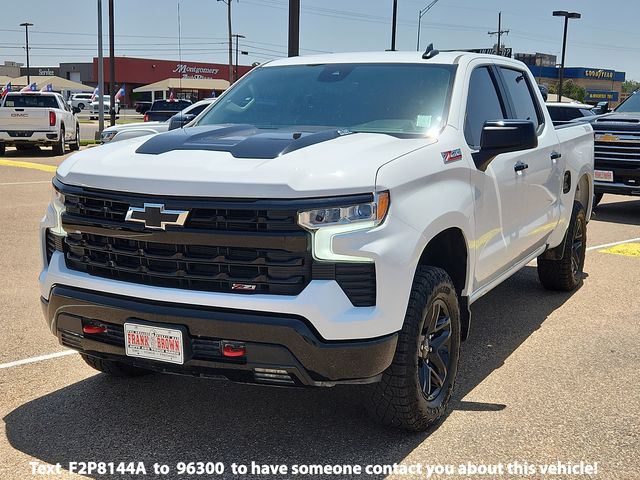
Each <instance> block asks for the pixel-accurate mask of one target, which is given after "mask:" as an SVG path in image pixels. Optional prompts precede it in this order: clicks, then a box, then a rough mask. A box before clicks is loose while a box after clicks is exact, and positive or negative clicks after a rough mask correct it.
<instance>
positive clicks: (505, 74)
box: [500, 67, 544, 129]
mask: <svg viewBox="0 0 640 480" xmlns="http://www.w3.org/2000/svg"><path fill="white" fill-rule="evenodd" d="M500 72H501V73H502V78H503V80H504V83H505V88H506V89H507V93H508V94H509V97H510V99H511V104H512V108H513V110H514V112H513V118H514V119H517V120H531V121H532V122H533V123H534V125H535V127H536V129H537V128H538V126H540V125H541V124H542V123H544V117H543V116H542V114H541V112H540V109H539V108H538V102H537V101H536V100H535V99H534V98H533V93H532V89H531V85H530V84H529V80H528V78H527V74H526V73H525V72H522V71H520V70H513V69H511V68H506V67H500Z"/></svg>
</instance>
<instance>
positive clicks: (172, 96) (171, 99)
mask: <svg viewBox="0 0 640 480" xmlns="http://www.w3.org/2000/svg"><path fill="white" fill-rule="evenodd" d="M169 101H170V102H175V101H176V97H175V95H174V94H173V90H169Z"/></svg>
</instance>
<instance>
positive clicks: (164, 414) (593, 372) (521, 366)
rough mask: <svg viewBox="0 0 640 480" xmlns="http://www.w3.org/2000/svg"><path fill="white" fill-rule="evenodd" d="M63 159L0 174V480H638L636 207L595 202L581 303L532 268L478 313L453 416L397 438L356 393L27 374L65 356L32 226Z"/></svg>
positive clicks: (71, 369) (59, 372)
mask: <svg viewBox="0 0 640 480" xmlns="http://www.w3.org/2000/svg"><path fill="white" fill-rule="evenodd" d="M60 160H61V159H60V158H59V157H53V156H51V155H49V153H47V152H45V151H43V152H40V153H38V152H36V153H35V154H34V152H17V151H15V150H14V149H8V150H7V154H6V155H5V156H4V157H2V158H0V245H2V248H1V249H0V275H1V280H0V338H1V339H2V348H1V349H0V392H1V394H0V417H1V418H2V420H3V421H2V423H1V428H2V433H3V434H2V438H1V439H0V457H1V458H3V461H2V462H1V466H0V478H2V479H24V478H30V477H31V466H30V464H29V462H43V463H47V464H56V463H62V464H68V462H70V461H103V462H130V461H134V462H138V461H143V462H145V463H146V464H147V465H151V464H153V463H154V462H160V463H163V464H169V465H175V464H177V463H178V462H181V461H185V462H189V461H196V462H197V461H203V462H207V461H211V462H224V463H225V464H226V465H230V464H231V463H233V462H237V463H242V464H247V463H250V462H251V461H254V462H257V463H260V464H285V463H286V464H289V465H291V464H295V463H297V464H331V465H333V464H362V465H367V464H394V463H403V464H405V465H411V464H416V463H421V464H453V465H458V464H464V463H466V462H472V463H476V464H477V463H484V464H499V463H503V464H507V463H510V462H515V461H517V462H520V463H524V462H527V463H529V464H554V463H557V462H558V461H562V462H572V463H579V462H580V461H584V462H589V463H592V464H593V463H594V462H597V463H598V466H597V468H598V475H597V476H596V477H595V478H603V479H620V480H622V479H633V478H640V460H639V458H638V457H639V456H638V453H639V452H640V416H639V415H638V412H640V349H638V339H639V338H640V321H639V318H640V200H634V199H632V198H629V197H617V196H612V195H607V196H605V198H604V200H603V204H602V206H601V207H600V208H599V209H598V210H597V211H596V215H595V216H594V218H593V219H592V221H591V222H590V224H589V229H588V246H589V248H590V249H589V251H588V253H587V259H586V265H585V272H586V278H585V280H584V285H583V286H582V287H581V288H580V289H579V290H578V291H576V292H574V293H572V294H562V293H552V292H548V291H545V290H543V289H542V287H541V286H540V284H539V283H538V280H537V275H536V271H535V267H533V266H528V267H526V268H525V269H524V270H522V271H521V272H519V273H518V274H516V275H515V276H514V277H512V278H511V279H510V280H508V281H507V282H506V283H504V284H502V285H501V286H499V287H498V288H497V289H495V290H494V291H492V292H490V293H489V294H487V295H486V296H485V297H484V298H482V299H481V300H480V301H479V302H477V303H476V304H474V306H473V308H472V310H473V325H472V332H471V337H470V339H469V340H468V341H467V342H466V343H465V344H463V347H462V354H461V366H460V371H459V374H458V384H457V388H456V391H455V394H454V400H453V402H452V406H451V409H450V412H449V414H448V417H447V418H446V420H445V421H444V422H443V423H442V424H441V425H440V426H439V427H438V428H437V429H435V430H434V431H432V432H430V433H428V434H407V433H405V432H401V431H393V430H385V429H383V428H382V427H379V426H377V425H376V424H375V423H373V422H372V421H370V420H369V418H368V417H367V416H366V415H365V413H364V412H363V410H362V408H361V406H360V401H359V399H360V397H361V396H362V395H363V394H366V390H365V389H363V388H361V387H339V388H337V387H336V388H333V389H322V390H291V389H280V388H273V387H256V386H244V385H235V384H231V383H225V382H219V381H213V380H198V379H191V378H182V377H174V376H162V375H151V376H148V377H143V378H140V379H134V380H119V379H112V378H108V377H106V376H105V375H102V374H98V373H97V372H95V371H93V370H91V369H90V368H89V367H88V366H86V365H85V364H84V362H82V360H81V359H80V358H79V356H78V355H76V354H70V355H65V356H57V357H53V358H49V359H45V360H41V361H31V360H33V357H38V356H42V355H48V354H51V353H55V352H62V351H64V349H63V348H62V347H61V346H60V345H58V343H57V341H56V339H55V338H54V337H53V336H52V335H51V334H50V332H49V330H48V328H47V327H46V326H45V323H44V321H43V319H42V314H41V311H40V305H39V300H38V297H39V293H38V285H37V275H38V272H39V268H40V254H39V242H38V235H37V227H38V222H39V220H40V218H41V217H42V215H43V213H44V211H45V208H46V205H47V202H48V201H49V198H50V191H51V188H50V180H51V177H52V175H53V171H54V168H55V166H56V165H57V164H59V162H60ZM633 239H635V241H632V242H629V243H623V244H621V245H610V244H614V243H618V242H622V241H627V240H633ZM20 360H28V362H29V363H20V362H19V361H20ZM16 362H18V363H16ZM70 477H72V475H71V474H69V473H68V472H67V471H65V470H63V474H62V476H61V477H55V476H54V477H53V478H70ZM147 477H153V475H148V476H147ZM386 477H387V476H386V475H383V474H380V475H375V474H374V475H369V476H368V477H367V478H386ZM34 478H42V476H34ZM88 478H126V477H117V476H116V477H102V476H101V475H99V474H92V475H89V476H88ZM164 478H175V477H172V476H167V477H164ZM183 478H186V476H183ZM194 478H198V477H194ZM199 478H206V477H199ZM263 478H269V477H268V476H263ZM307 478H309V477H307ZM332 478H337V477H332ZM391 478H414V477H411V476H407V477H401V476H400V475H397V476H391ZM415 478H417V477H415ZM421 478H426V476H425V475H422V476H421ZM433 478H436V477H433ZM440 478H442V477H440ZM447 478H457V477H447ZM462 478H466V477H462ZM485 478H490V476H488V477H485ZM496 478H516V476H515V475H513V476H504V477H496ZM527 478H542V477H540V476H533V477H527ZM545 478H546V477H545ZM554 478H568V477H563V476H555V477H554ZM571 478H573V477H571Z"/></svg>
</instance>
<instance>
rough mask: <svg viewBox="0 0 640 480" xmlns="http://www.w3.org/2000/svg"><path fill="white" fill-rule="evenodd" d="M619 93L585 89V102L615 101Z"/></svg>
mask: <svg viewBox="0 0 640 480" xmlns="http://www.w3.org/2000/svg"><path fill="white" fill-rule="evenodd" d="M619 97H620V95H619V93H618V92H614V91H611V92H609V91H605V90H587V91H586V92H585V96H584V101H585V102H596V103H597V102H617V101H618V99H619Z"/></svg>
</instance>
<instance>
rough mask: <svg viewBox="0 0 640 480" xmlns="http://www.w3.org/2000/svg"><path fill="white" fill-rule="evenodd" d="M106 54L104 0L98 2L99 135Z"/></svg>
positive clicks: (102, 115) (102, 123) (102, 119)
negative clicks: (103, 23)
mask: <svg viewBox="0 0 640 480" xmlns="http://www.w3.org/2000/svg"><path fill="white" fill-rule="evenodd" d="M103 95H104V53H103V52H102V0H98V133H99V134H101V133H102V131H103V130H104V101H103V98H104V97H103Z"/></svg>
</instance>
